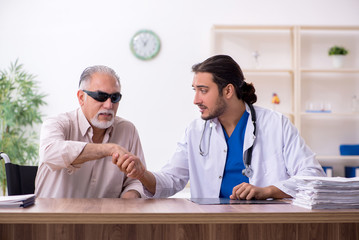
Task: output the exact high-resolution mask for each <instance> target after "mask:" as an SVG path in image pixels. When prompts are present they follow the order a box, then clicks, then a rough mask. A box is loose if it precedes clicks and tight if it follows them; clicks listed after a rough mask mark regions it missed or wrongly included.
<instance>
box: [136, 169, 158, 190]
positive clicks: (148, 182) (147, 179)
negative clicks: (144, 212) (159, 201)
mask: <svg viewBox="0 0 359 240" xmlns="http://www.w3.org/2000/svg"><path fill="white" fill-rule="evenodd" d="M138 180H140V182H141V183H142V185H143V186H144V187H145V188H146V189H147V190H148V191H149V192H150V193H152V194H153V195H155V193H156V178H155V176H154V175H153V174H152V173H151V172H150V171H147V170H146V171H145V173H144V174H143V176H142V177H141V178H140V179H138Z"/></svg>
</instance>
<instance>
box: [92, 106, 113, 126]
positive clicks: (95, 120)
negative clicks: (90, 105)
mask: <svg viewBox="0 0 359 240" xmlns="http://www.w3.org/2000/svg"><path fill="white" fill-rule="evenodd" d="M101 113H105V114H112V119H111V120H110V121H100V120H98V116H99V115H100V114H101ZM114 121H115V114H114V111H113V110H102V111H101V110H100V111H98V113H96V115H95V116H94V117H93V118H92V119H91V120H90V122H91V124H92V126H94V127H97V128H99V129H107V128H109V127H111V126H112V124H113V122H114Z"/></svg>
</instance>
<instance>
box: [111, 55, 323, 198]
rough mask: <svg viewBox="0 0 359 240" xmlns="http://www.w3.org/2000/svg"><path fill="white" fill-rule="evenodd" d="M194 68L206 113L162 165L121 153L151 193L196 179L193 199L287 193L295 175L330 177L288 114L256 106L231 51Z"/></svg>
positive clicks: (197, 100)
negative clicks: (156, 168) (153, 166)
mask: <svg viewBox="0 0 359 240" xmlns="http://www.w3.org/2000/svg"><path fill="white" fill-rule="evenodd" d="M192 70H193V72H194V73H195V75H194V78H193V83H192V87H193V90H194V92H195V96H194V104H195V105H197V106H198V107H199V110H200V112H201V118H202V119H197V120H194V121H193V122H192V123H191V124H190V125H189V126H188V127H187V129H186V131H185V134H184V137H183V139H182V140H181V141H180V142H179V143H178V146H177V150H176V152H175V153H174V155H173V157H172V158H171V159H170V161H169V162H168V163H167V164H166V165H165V166H164V167H163V168H162V169H161V171H160V172H150V171H148V170H146V167H145V166H144V164H143V163H142V162H141V161H140V160H139V159H138V158H137V157H135V156H129V155H127V154H125V155H122V156H119V155H116V156H114V157H113V163H115V164H117V165H118V167H119V168H120V169H121V171H123V172H125V173H126V174H127V175H128V176H129V177H131V178H135V179H138V180H140V181H141V183H142V184H143V186H144V190H145V194H146V195H147V196H149V197H158V198H163V197H169V196H171V195H173V194H175V193H177V192H179V191H180V190H182V189H183V188H184V187H185V186H186V184H187V182H188V181H189V180H190V182H191V197H192V198H218V197H223V198H231V199H253V198H255V199H267V198H286V197H291V196H295V188H294V187H293V182H292V181H291V177H292V176H295V175H310V176H325V175H324V171H323V169H322V167H321V166H320V164H319V163H318V161H317V160H316V159H315V155H314V153H313V152H312V151H311V150H310V149H309V148H308V146H307V145H306V144H305V142H304V140H303V139H302V138H301V136H300V135H299V133H298V131H297V129H296V128H295V127H294V126H293V125H292V123H291V122H290V121H289V120H288V119H287V118H286V117H285V116H283V115H282V114H281V113H278V112H275V111H272V110H269V109H264V108H261V107H258V106H253V105H252V104H254V103H255V102H256V100H257V96H256V95H255V89H254V87H253V85H252V84H248V83H246V82H245V81H244V76H243V73H242V70H241V68H240V67H239V65H238V64H237V63H236V62H235V61H234V60H233V59H232V58H231V57H229V56H226V55H217V56H213V57H211V58H208V59H207V60H205V61H204V62H202V63H199V64H196V65H194V66H193V67H192ZM291 183H292V184H291Z"/></svg>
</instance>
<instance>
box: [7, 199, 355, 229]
mask: <svg viewBox="0 0 359 240" xmlns="http://www.w3.org/2000/svg"><path fill="white" fill-rule="evenodd" d="M308 222H309V223H334V222H335V223H359V209H338V210H309V209H305V208H301V207H297V206H293V205H291V204H254V205H250V204H245V205H198V204H195V203H192V202H191V201H189V200H187V199H180V198H178V199H175V198H168V199H135V200H133V199H106V198H102V199H41V198H39V199H36V203H35V205H33V206H31V207H29V208H0V223H19V224H21V223H32V224H42V223H49V224H53V223H57V224H60V223H63V224H95V223H102V224H113V223H118V224H119V223H121V224H132V223H136V224H139V223H142V224H161V223H162V224H171V223H176V224H178V223H308Z"/></svg>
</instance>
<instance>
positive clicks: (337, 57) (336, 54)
mask: <svg viewBox="0 0 359 240" xmlns="http://www.w3.org/2000/svg"><path fill="white" fill-rule="evenodd" d="M348 53H349V51H348V50H347V49H345V48H344V47H340V46H337V45H334V46H333V47H331V48H330V49H329V50H328V55H329V56H331V57H332V61H333V66H334V67H335V68H340V67H342V66H343V58H344V56H345V55H347V54H348Z"/></svg>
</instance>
